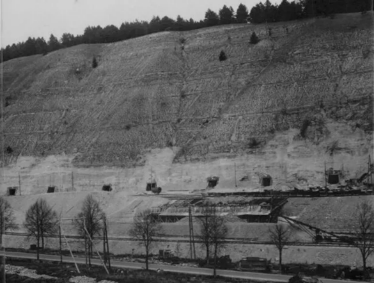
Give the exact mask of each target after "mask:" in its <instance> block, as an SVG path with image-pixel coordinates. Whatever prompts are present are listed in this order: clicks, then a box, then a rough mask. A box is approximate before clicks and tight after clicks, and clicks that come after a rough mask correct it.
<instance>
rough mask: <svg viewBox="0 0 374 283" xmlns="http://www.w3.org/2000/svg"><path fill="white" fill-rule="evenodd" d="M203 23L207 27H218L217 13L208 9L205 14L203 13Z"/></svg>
mask: <svg viewBox="0 0 374 283" xmlns="http://www.w3.org/2000/svg"><path fill="white" fill-rule="evenodd" d="M205 23H206V25H207V26H208V27H210V26H215V25H218V23H219V17H218V15H217V13H215V12H213V11H212V10H210V9H208V11H206V13H205Z"/></svg>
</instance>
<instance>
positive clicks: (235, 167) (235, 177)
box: [234, 162, 238, 188]
mask: <svg viewBox="0 0 374 283" xmlns="http://www.w3.org/2000/svg"><path fill="white" fill-rule="evenodd" d="M234 171H235V188H237V187H238V185H237V184H236V162H235V163H234Z"/></svg>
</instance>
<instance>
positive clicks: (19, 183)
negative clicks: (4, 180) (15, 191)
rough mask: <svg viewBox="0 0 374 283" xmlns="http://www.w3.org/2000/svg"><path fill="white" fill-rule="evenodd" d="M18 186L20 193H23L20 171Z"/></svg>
mask: <svg viewBox="0 0 374 283" xmlns="http://www.w3.org/2000/svg"><path fill="white" fill-rule="evenodd" d="M18 187H19V195H21V174H19V173H18Z"/></svg>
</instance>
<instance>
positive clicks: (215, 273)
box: [213, 244, 217, 277]
mask: <svg viewBox="0 0 374 283" xmlns="http://www.w3.org/2000/svg"><path fill="white" fill-rule="evenodd" d="M216 276H217V244H215V245H214V268H213V277H216Z"/></svg>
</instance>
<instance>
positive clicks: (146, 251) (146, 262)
mask: <svg viewBox="0 0 374 283" xmlns="http://www.w3.org/2000/svg"><path fill="white" fill-rule="evenodd" d="M145 270H148V248H147V247H146V248H145Z"/></svg>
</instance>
